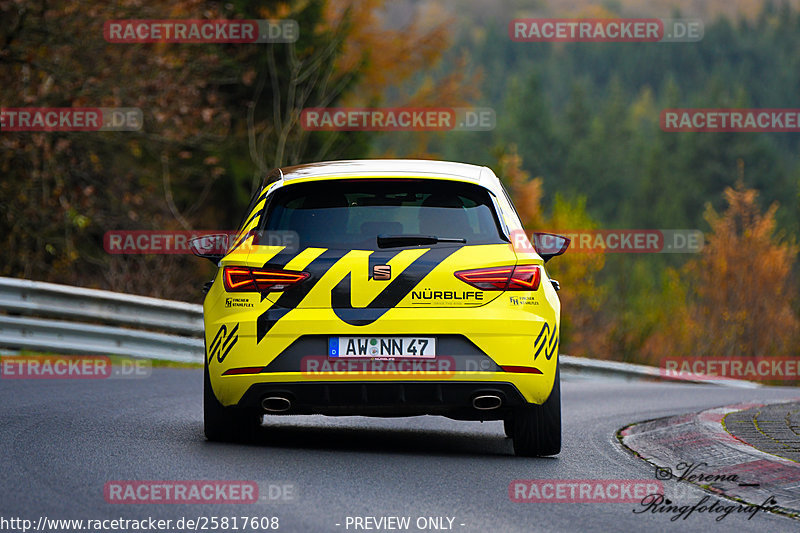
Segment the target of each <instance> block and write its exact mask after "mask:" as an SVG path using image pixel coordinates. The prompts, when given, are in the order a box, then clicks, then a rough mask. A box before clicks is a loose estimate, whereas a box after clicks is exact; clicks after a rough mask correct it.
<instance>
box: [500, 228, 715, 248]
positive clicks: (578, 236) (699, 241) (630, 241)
mask: <svg viewBox="0 0 800 533" xmlns="http://www.w3.org/2000/svg"><path fill="white" fill-rule="evenodd" d="M559 235H560V236H562V237H566V238H568V239H570V243H569V247H568V248H567V253H594V254H602V253H607V254H608V253H617V254H644V253H662V254H663V253H697V252H700V251H701V250H702V249H703V244H704V238H703V232H702V231H700V230H655V229H647V230H643V229H592V230H552V231H551V230H548V231H543V232H536V233H533V234H532V235H531V236H528V235H527V234H526V233H525V232H524V231H522V230H513V231H512V232H511V246H512V247H513V248H514V250H515V251H517V252H534V251H535V252H537V253H541V254H548V253H557V252H558V251H559V249H560V248H561V246H562V242H561V239H557V237H556V236H559Z"/></svg>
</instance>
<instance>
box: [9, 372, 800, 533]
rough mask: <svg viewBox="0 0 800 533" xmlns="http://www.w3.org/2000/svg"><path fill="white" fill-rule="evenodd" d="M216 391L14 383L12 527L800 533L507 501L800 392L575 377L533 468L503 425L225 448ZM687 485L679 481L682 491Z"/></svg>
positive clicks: (399, 425) (323, 431)
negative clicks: (193, 484) (555, 445)
mask: <svg viewBox="0 0 800 533" xmlns="http://www.w3.org/2000/svg"><path fill="white" fill-rule="evenodd" d="M201 386H202V372H201V371H196V370H185V369H155V370H154V371H153V374H152V375H151V376H149V377H147V378H146V379H135V380H91V381H84V380H59V381H56V380H7V379H2V380H0V452H1V453H2V458H3V460H2V462H1V463H0V529H5V530H9V529H10V527H11V523H10V522H8V523H5V524H4V523H3V519H6V520H8V519H11V518H23V519H29V520H32V521H33V523H35V524H36V523H38V520H39V517H40V516H46V517H47V518H48V519H84V520H85V519H114V518H120V517H122V518H127V519H143V518H147V517H153V518H157V519H172V520H173V521H174V520H177V519H179V518H180V517H187V518H191V519H197V518H198V517H203V516H204V517H212V516H217V517H224V516H227V517H233V516H238V517H243V516H248V517H273V516H275V517H278V518H279V527H280V529H279V531H368V530H367V529H361V528H359V529H354V526H353V525H350V527H349V528H348V527H346V526H347V523H348V522H347V520H348V517H351V520H352V519H353V517H376V518H379V517H388V516H407V517H410V519H411V522H410V523H411V528H410V529H409V530H410V531H418V530H419V529H418V528H417V520H418V519H423V521H426V520H425V519H426V518H427V517H449V518H452V519H453V521H452V530H453V531H464V532H467V531H470V532H472V531H503V532H504V531H648V532H650V531H678V530H682V531H705V532H708V531H723V530H730V529H731V528H736V530H737V531H795V532H796V531H798V530H800V525H798V524H800V522H798V521H796V520H792V519H789V518H784V517H780V516H774V515H770V514H768V513H763V512H760V513H758V514H756V515H755V516H754V517H752V519H749V520H748V519H747V516H748V515H744V514H736V513H734V514H731V515H729V516H727V517H726V518H724V519H723V520H721V521H717V520H716V518H718V515H717V516H715V515H711V514H708V513H706V514H700V513H695V514H693V515H692V516H690V517H689V518H688V519H686V520H682V519H678V520H677V521H671V520H670V518H671V517H672V516H673V515H671V514H667V513H659V514H652V513H649V512H648V513H634V510H642V506H641V505H640V504H635V503H514V502H512V501H511V500H510V499H509V494H508V487H509V484H510V483H511V482H512V481H513V480H516V479H567V480H569V479H597V478H613V479H643V480H652V479H653V478H654V472H653V471H652V468H651V467H650V465H648V464H647V463H645V462H643V461H641V460H640V459H638V458H636V457H634V456H633V455H631V454H630V453H628V452H627V451H625V450H624V449H623V448H622V447H621V446H620V445H619V444H618V443H617V441H616V438H615V432H616V431H617V430H618V429H619V428H621V427H623V426H625V425H627V424H629V423H631V422H635V421H641V420H646V419H651V418H656V417H661V416H667V415H674V414H679V413H688V412H693V411H699V410H701V409H704V408H710V407H715V406H721V405H726V404H733V403H737V402H742V401H749V400H753V401H764V402H768V401H770V400H776V399H789V398H797V397H800V389H788V388H787V389H781V388H763V389H753V390H747V389H728V388H720V387H715V386H699V385H674V384H660V383H630V382H623V381H587V380H582V379H569V378H566V379H565V380H564V383H563V385H562V387H563V389H562V390H563V392H562V395H563V418H564V446H563V451H562V452H561V454H560V455H559V456H558V457H557V458H542V459H522V458H517V457H514V456H513V455H512V448H511V442H510V440H508V439H505V438H504V436H503V433H502V425H501V423H498V422H491V423H489V422H487V423H483V424H481V423H479V422H456V421H451V420H447V419H444V418H437V417H418V418H406V419H402V418H401V419H387V420H383V419H370V418H357V417H347V418H326V417H283V418H270V419H268V421H267V424H266V426H265V428H264V438H263V439H262V440H261V441H260V442H258V443H255V444H250V445H230V444H210V443H207V442H206V441H205V440H204V438H203V435H202V412H201ZM114 480H253V481H256V482H258V483H259V484H260V487H262V489H261V490H262V491H264V490H266V489H265V488H264V487H267V486H268V485H269V484H274V485H286V484H291V485H293V486H294V487H295V490H296V493H295V495H294V499H293V500H290V501H283V502H278V503H274V502H272V503H270V502H263V503H254V504H239V505H230V504H227V505H226V504H149V505H147V504H134V505H128V504H112V503H108V502H107V501H106V499H105V498H104V492H103V490H104V486H105V485H106V483H107V482H109V481H114ZM674 483H675V482H674V481H666V482H665V486H666V487H667V490H672V489H673V487H672V486H671V485H670V484H674ZM681 485H684V484H683V483H682V484H681ZM680 494H681V499H682V502H681V503H682V504H689V505H691V504H693V503H695V502H697V501H698V500H700V499H701V498H702V497H703V496H704V495H705V494H706V493H704V492H703V491H702V490H700V489H696V488H690V487H681V492H680ZM728 503H729V502H728ZM426 522H427V521H426ZM363 523H364V524H365V525H366V524H367V522H363ZM337 524H339V525H337ZM369 524H370V525H373V523H371V522H370V523H369ZM420 524H421V525H426V524H423V523H422V522H420ZM434 524H435V522H434ZM443 524H444V527H448V520H447V519H445V520H443ZM462 524H463V525H462ZM3 525H5V528H3ZM209 525H210V524H209ZM229 525H230V524H229ZM427 525H428V526H430V525H431V522H427ZM241 526H242V525H241V523H240V524H239V527H240V529H239V530H240V531H242V529H241ZM64 530H66V529H64ZM170 530H171V531H174V530H176V529H174V528H172V529H170ZM229 530H232V529H229ZM248 530H250V529H248ZM428 530H431V529H428ZM209 531H211V530H209ZM262 531H263V530H262ZM373 531H374V530H373Z"/></svg>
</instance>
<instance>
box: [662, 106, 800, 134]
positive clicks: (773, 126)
mask: <svg viewBox="0 0 800 533" xmlns="http://www.w3.org/2000/svg"><path fill="white" fill-rule="evenodd" d="M660 122H661V130H662V131H666V132H679V131H702V132H745V133H747V132H750V133H766V132H798V131H800V109H709V108H702V109H665V110H663V111H662V112H661V116H660Z"/></svg>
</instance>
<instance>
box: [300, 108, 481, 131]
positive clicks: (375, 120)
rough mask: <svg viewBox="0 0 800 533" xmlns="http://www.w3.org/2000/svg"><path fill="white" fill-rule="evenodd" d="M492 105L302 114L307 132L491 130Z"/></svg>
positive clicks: (328, 110) (312, 110) (316, 110)
mask: <svg viewBox="0 0 800 533" xmlns="http://www.w3.org/2000/svg"><path fill="white" fill-rule="evenodd" d="M496 121H497V120H496V116H495V112H494V109H492V108H490V107H382V108H377V107H375V108H370V107H349V108H345V107H309V108H306V109H303V111H302V113H300V125H301V127H302V128H303V129H304V130H306V131H490V130H493V129H494V127H495V123H496Z"/></svg>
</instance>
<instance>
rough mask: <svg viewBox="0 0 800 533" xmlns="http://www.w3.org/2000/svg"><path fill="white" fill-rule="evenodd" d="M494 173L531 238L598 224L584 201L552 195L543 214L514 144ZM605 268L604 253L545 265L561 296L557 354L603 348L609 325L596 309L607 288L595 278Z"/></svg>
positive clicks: (537, 182)
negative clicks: (548, 205)
mask: <svg viewBox="0 0 800 533" xmlns="http://www.w3.org/2000/svg"><path fill="white" fill-rule="evenodd" d="M498 171H499V175H500V177H501V179H503V181H505V183H506V184H507V185H508V187H509V189H510V193H511V195H512V197H513V199H514V205H515V207H516V208H517V212H518V213H519V216H520V218H521V219H522V224H523V225H524V226H525V229H526V230H528V233H529V234H530V233H531V232H534V231H544V232H551V233H558V232H559V231H569V232H572V231H576V230H591V229H594V228H596V227H597V222H595V221H594V220H592V218H591V217H590V216H589V215H588V214H587V212H586V199H585V198H581V197H578V198H574V199H566V198H564V197H562V196H561V195H559V194H556V195H555V199H554V201H553V203H552V209H551V210H550V213H545V212H544V208H543V206H542V203H543V202H542V200H543V198H544V190H543V187H542V179H541V178H538V177H537V178H533V179H531V178H530V174H529V173H528V172H526V171H525V170H523V169H522V158H521V157H520V156H519V154H518V153H517V148H516V147H515V146H513V145H512V146H511V147H509V148H508V149H507V150H505V151H504V152H502V153H501V154H500V155H499V164H498ZM573 250H574V249H573ZM604 264H605V257H604V255H603V254H602V253H585V252H574V251H573V252H570V250H569V249H567V252H566V253H565V254H564V255H562V256H559V257H557V258H555V259H553V260H552V261H551V262H549V263H548V264H547V269H548V271H549V274H550V276H551V277H553V278H555V279H557V280H558V281H559V283H560V284H561V286H562V287H563V290H562V291H561V292H560V293H559V298H560V299H561V317H562V321H561V351H562V352H564V353H569V354H573V353H574V354H580V355H590V354H591V355H597V353H598V351H599V350H601V349H602V347H603V346H604V342H603V341H604V339H605V336H606V334H607V329H608V326H607V323H606V322H607V321H606V320H605V319H604V317H603V315H602V313H601V312H600V308H601V307H602V305H603V302H604V301H605V299H606V296H607V295H606V288H605V287H603V286H602V284H601V283H600V282H599V281H598V278H597V275H598V273H599V272H600V271H601V270H602V269H603V265H604Z"/></svg>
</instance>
